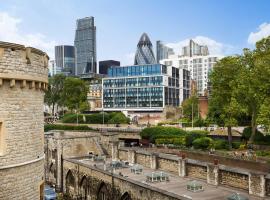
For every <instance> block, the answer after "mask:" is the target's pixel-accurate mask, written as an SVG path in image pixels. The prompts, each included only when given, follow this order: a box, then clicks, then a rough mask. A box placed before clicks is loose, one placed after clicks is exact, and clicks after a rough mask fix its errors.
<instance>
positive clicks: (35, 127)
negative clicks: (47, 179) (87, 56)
mask: <svg viewBox="0 0 270 200" xmlns="http://www.w3.org/2000/svg"><path fill="white" fill-rule="evenodd" d="M48 59H49V57H48V55H47V54H46V53H44V52H43V51H40V50H38V49H35V48H32V47H25V46H23V45H19V44H12V43H6V42H0V176H1V179H0V187H1V189H0V200H1V199H7V200H8V199H27V200H28V199H29V200H32V199H43V187H44V151H43V147H44V127H43V125H44V116H43V102H44V90H45V89H46V88H47V84H48Z"/></svg>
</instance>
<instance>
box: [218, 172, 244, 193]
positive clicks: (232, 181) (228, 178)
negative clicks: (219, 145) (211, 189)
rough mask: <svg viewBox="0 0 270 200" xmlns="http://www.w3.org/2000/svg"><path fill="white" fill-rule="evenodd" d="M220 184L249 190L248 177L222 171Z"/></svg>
mask: <svg viewBox="0 0 270 200" xmlns="http://www.w3.org/2000/svg"><path fill="white" fill-rule="evenodd" d="M219 180H220V184H222V185H227V186H231V187H236V188H240V189H244V190H248V188H249V187H248V176H247V175H245V174H240V173H236V172H230V171H224V170H220V173H219Z"/></svg>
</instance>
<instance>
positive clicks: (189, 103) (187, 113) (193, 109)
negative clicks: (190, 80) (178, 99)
mask: <svg viewBox="0 0 270 200" xmlns="http://www.w3.org/2000/svg"><path fill="white" fill-rule="evenodd" d="M198 106H199V101H198V98H197V97H196V96H195V95H192V96H191V97H190V98H188V99H186V100H184V101H183V103H182V111H183V115H184V117H185V118H187V119H188V120H189V121H192V119H194V118H195V117H197V116H198V114H199V113H198Z"/></svg>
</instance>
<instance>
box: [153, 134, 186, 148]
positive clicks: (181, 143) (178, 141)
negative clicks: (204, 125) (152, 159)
mask: <svg viewBox="0 0 270 200" xmlns="http://www.w3.org/2000/svg"><path fill="white" fill-rule="evenodd" d="M155 144H174V145H177V146H184V145H185V137H183V136H182V137H181V136H180V137H174V138H158V139H156V140H155Z"/></svg>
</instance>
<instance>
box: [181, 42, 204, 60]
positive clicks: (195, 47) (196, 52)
mask: <svg viewBox="0 0 270 200" xmlns="http://www.w3.org/2000/svg"><path fill="white" fill-rule="evenodd" d="M182 55H183V56H189V57H192V56H207V55H209V51H208V47H207V46H206V45H199V44H197V43H195V42H194V41H193V40H189V45H187V46H185V47H183V48H182Z"/></svg>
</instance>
